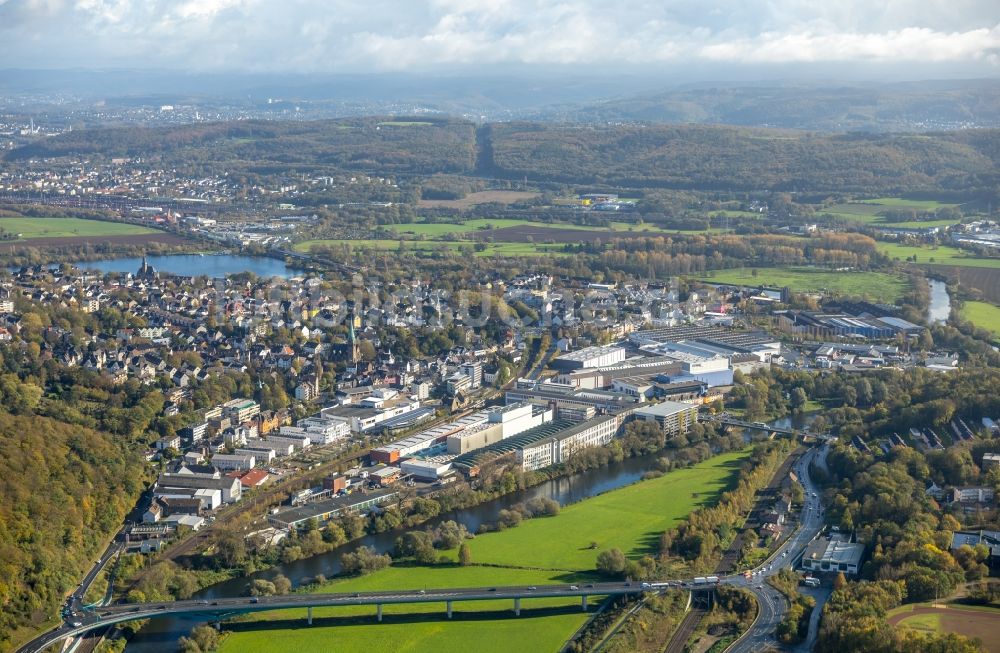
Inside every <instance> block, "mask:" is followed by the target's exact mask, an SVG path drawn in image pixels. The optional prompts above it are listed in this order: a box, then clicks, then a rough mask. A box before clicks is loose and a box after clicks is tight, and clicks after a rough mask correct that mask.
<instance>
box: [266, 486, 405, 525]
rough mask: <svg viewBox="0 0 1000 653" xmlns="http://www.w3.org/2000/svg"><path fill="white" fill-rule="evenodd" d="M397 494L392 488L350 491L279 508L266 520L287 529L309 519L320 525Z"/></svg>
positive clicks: (380, 502) (381, 502)
mask: <svg viewBox="0 0 1000 653" xmlns="http://www.w3.org/2000/svg"><path fill="white" fill-rule="evenodd" d="M397 495H398V492H396V490H392V489H385V490H375V491H371V492H352V493H351V494H348V495H345V496H340V497H334V498H332V499H326V500H323V501H316V502H313V503H308V504H306V505H303V506H298V507H295V508H289V509H287V510H281V511H279V512H277V513H275V514H273V515H270V516H269V517H268V518H267V521H268V523H270V524H271V526H274V527H275V528H283V529H288V530H291V529H296V528H301V527H303V526H305V525H306V524H307V523H308V522H309V521H311V520H316V521H317V522H319V523H320V524H321V525H322V524H325V523H326V522H328V521H330V520H331V519H335V518H336V517H338V516H340V515H343V514H349V513H352V512H366V511H368V510H371V509H372V508H374V507H375V506H379V505H382V504H385V503H389V502H391V501H393V500H395V498H396V497H397Z"/></svg>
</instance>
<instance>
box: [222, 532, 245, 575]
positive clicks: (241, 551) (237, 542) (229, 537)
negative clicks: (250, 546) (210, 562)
mask: <svg viewBox="0 0 1000 653" xmlns="http://www.w3.org/2000/svg"><path fill="white" fill-rule="evenodd" d="M246 556H247V547H246V543H245V542H244V541H243V537H242V536H241V535H240V534H239V533H236V532H233V531H231V530H222V531H219V534H218V535H216V537H215V557H216V560H217V561H218V563H219V564H220V566H222V567H225V568H229V569H232V568H233V567H238V566H240V565H241V564H243V563H244V562H245V561H246Z"/></svg>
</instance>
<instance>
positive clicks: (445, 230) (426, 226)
mask: <svg viewBox="0 0 1000 653" xmlns="http://www.w3.org/2000/svg"><path fill="white" fill-rule="evenodd" d="M523 225H528V226H531V227H543V228H546V229H552V230H570V231H597V232H607V233H608V234H617V233H628V232H632V233H644V234H645V233H650V234H676V233H719V232H722V231H724V230H723V229H718V228H713V229H706V230H704V231H693V230H683V229H665V228H663V227H660V226H658V225H655V224H650V223H648V222H644V223H642V224H636V223H634V222H620V221H615V222H611V223H610V226H609V227H595V226H589V225H578V224H573V223H570V222H537V221H533V220H522V219H518V218H476V219H474V220H466V221H465V222H462V223H458V224H453V223H440V222H404V223H402V224H391V225H386V227H387V228H388V229H390V230H392V231H395V232H396V233H399V234H408V235H413V236H426V237H429V238H433V237H441V236H445V235H447V234H465V233H469V232H478V231H484V230H489V229H494V230H495V229H506V228H507V227H520V226H523Z"/></svg>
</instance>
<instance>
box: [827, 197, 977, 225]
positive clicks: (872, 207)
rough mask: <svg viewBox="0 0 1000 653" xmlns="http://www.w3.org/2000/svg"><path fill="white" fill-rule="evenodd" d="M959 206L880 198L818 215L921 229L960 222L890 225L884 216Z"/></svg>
mask: <svg viewBox="0 0 1000 653" xmlns="http://www.w3.org/2000/svg"><path fill="white" fill-rule="evenodd" d="M958 206H959V204H954V203H948V202H937V201H934V200H908V199H903V198H901V197H880V198H877V199H873V200H859V201H857V202H846V203H844V204H835V205H833V206H831V207H830V208H827V209H818V210H817V213H819V214H820V215H822V214H824V213H829V214H831V215H834V216H836V217H839V218H843V219H845V220H853V221H855V222H864V223H866V224H871V223H883V224H885V225H887V226H889V225H891V226H894V227H908V228H914V227H916V228H919V227H930V226H948V225H952V224H956V223H957V222H958V220H936V221H933V222H896V223H890V222H886V221H885V219H884V218H883V216H882V214H883V213H885V212H887V211H917V212H929V211H935V210H937V209H940V208H944V207H958Z"/></svg>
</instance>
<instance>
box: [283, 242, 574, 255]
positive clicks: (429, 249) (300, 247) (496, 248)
mask: <svg viewBox="0 0 1000 653" xmlns="http://www.w3.org/2000/svg"><path fill="white" fill-rule="evenodd" d="M317 245H318V246H321V247H323V246H326V247H333V246H338V245H347V246H348V247H350V248H351V249H352V250H357V249H376V250H386V251H393V252H398V251H400V249H402V250H403V251H416V252H423V253H427V254H432V253H434V252H435V251H440V250H445V251H449V252H452V253H456V252H460V251H461V249H462V248H463V247H468V248H470V249H471V248H472V247H473V246H474V245H475V241H471V240H404V241H402V247H400V241H399V240H389V239H382V240H378V239H365V240H306V241H303V242H301V243H296V244H295V246H294V249H295V250H296V251H299V252H308V251H309V250H311V249H312V248H313V247H314V246H317ZM541 254H545V255H547V256H565V255H566V253H565V252H563V251H562V245H554V244H542V243H487V244H486V249H484V250H483V251H481V252H474V255H475V256H478V257H481V258H482V257H490V256H539V255H541Z"/></svg>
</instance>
